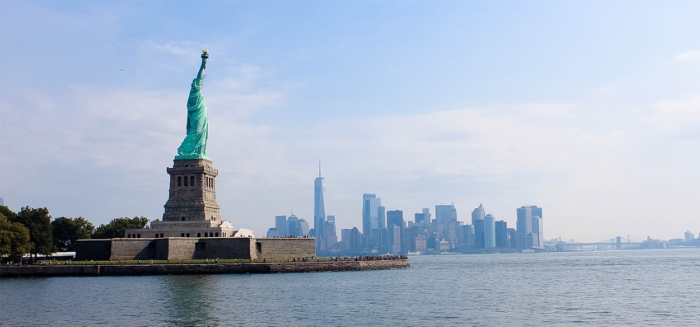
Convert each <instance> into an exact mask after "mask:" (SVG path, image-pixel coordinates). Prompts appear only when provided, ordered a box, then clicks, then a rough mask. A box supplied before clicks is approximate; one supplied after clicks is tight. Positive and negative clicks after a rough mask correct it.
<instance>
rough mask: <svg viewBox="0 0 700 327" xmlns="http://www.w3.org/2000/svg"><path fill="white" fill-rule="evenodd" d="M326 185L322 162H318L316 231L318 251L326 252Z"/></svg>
mask: <svg viewBox="0 0 700 327" xmlns="http://www.w3.org/2000/svg"><path fill="white" fill-rule="evenodd" d="M325 192H326V185H325V182H324V180H323V177H321V161H320V160H319V161H318V177H317V178H316V179H315V180H314V230H315V231H316V250H324V249H325V243H324V237H325V235H326V234H325V231H324V230H325V228H324V227H325V226H324V225H325V224H326V207H325V204H324V202H323V194H324V193H325Z"/></svg>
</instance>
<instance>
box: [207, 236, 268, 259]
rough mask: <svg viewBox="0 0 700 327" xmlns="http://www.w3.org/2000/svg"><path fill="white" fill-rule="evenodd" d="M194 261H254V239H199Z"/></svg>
mask: <svg viewBox="0 0 700 327" xmlns="http://www.w3.org/2000/svg"><path fill="white" fill-rule="evenodd" d="M197 247H198V249H197V251H196V252H197V253H196V258H195V259H215V258H219V259H255V239H254V238H236V237H228V238H200V239H199V242H197Z"/></svg>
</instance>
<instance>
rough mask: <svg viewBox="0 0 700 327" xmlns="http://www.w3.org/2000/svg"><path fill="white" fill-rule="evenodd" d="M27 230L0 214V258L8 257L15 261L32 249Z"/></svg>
mask: <svg viewBox="0 0 700 327" xmlns="http://www.w3.org/2000/svg"><path fill="white" fill-rule="evenodd" d="M32 246H33V244H32V243H31V242H29V230H28V229H27V228H26V227H24V225H22V224H20V223H15V222H11V221H9V220H8V219H7V217H6V216H5V215H4V214H3V213H0V256H5V255H8V256H9V259H10V260H14V261H17V260H19V259H20V258H21V257H22V255H24V254H25V253H28V252H29V251H30V250H31V249H32Z"/></svg>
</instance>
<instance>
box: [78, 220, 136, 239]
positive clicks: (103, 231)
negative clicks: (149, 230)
mask: <svg viewBox="0 0 700 327" xmlns="http://www.w3.org/2000/svg"><path fill="white" fill-rule="evenodd" d="M146 224H148V218H146V217H134V218H129V217H119V218H114V219H112V221H110V222H109V224H107V225H105V224H102V225H100V227H97V229H95V234H93V235H92V238H119V237H124V232H125V231H126V230H127V229H138V228H144V227H146Z"/></svg>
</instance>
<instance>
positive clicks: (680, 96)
mask: <svg viewBox="0 0 700 327" xmlns="http://www.w3.org/2000/svg"><path fill="white" fill-rule="evenodd" d="M699 16H700V2H698V1H614V2H613V1H590V0H587V1H523V0H517V1H440V2H434V1H344V2H341V1H238V2H228V1H226V2H224V1H210V2H205V3H202V2H192V1H187V2H185V1H167V2H166V1H142V2H136V1H134V2H108V1H94V2H90V1H76V2H70V1H47V2H30V1H22V2H19V1H7V0H3V1H0V197H3V198H4V199H5V204H6V205H8V206H9V207H10V208H11V209H13V210H19V209H20V207H22V206H31V207H44V206H45V207H48V208H49V210H50V212H51V214H52V216H54V217H59V216H68V217H76V216H83V217H85V218H87V219H89V220H90V221H92V222H93V223H95V224H96V225H98V224H101V223H106V222H108V221H109V220H110V219H112V218H115V217H120V216H135V215H143V216H147V217H148V218H150V219H151V220H154V219H160V218H161V217H162V214H163V205H164V204H165V201H166V200H167V197H168V178H169V177H168V175H167V173H166V170H165V169H166V167H168V166H172V160H173V158H174V156H175V155H176V154H177V147H178V146H179V145H180V143H181V142H182V140H183V138H184V136H185V123H186V101H187V95H188V91H189V87H190V83H191V82H192V79H193V78H194V77H195V76H196V73H197V69H198V68H199V63H200V58H199V55H200V53H201V50H202V49H208V50H209V53H210V55H211V57H210V59H209V63H208V67H207V68H208V69H207V71H206V74H207V79H206V81H205V84H204V87H203V94H204V96H205V98H206V101H207V105H208V107H209V118H210V125H209V143H208V148H207V154H208V155H209V156H210V157H211V158H213V161H214V167H215V168H217V169H218V170H219V177H217V193H218V194H217V199H218V202H219V204H220V205H221V214H222V216H223V218H224V219H225V220H230V221H232V223H233V224H234V227H236V228H241V227H242V228H251V229H253V230H254V231H255V232H256V234H257V235H264V234H265V232H266V231H267V229H268V228H269V227H272V226H273V224H274V216H275V215H284V214H286V215H289V214H290V212H291V211H292V210H293V211H294V213H295V214H296V215H297V216H299V217H300V218H305V219H307V220H308V221H309V222H310V224H312V225H313V223H312V222H313V179H314V178H315V177H316V176H317V174H318V167H317V165H318V160H319V158H321V161H322V165H323V176H324V177H325V179H326V184H327V193H326V213H327V214H334V215H336V221H337V225H338V233H339V234H340V229H341V228H351V227H352V226H361V225H362V223H361V213H362V194H363V193H375V194H377V196H378V197H380V198H381V199H382V204H383V205H384V206H385V207H386V208H387V210H397V209H398V210H403V211H404V218H405V219H410V220H413V214H414V213H416V212H419V211H420V209H421V208H423V207H429V208H431V212H434V207H435V205H436V204H449V203H452V202H453V201H454V204H455V206H456V207H457V213H458V219H459V220H462V221H470V213H471V211H472V210H473V208H475V207H477V206H478V205H479V203H483V205H484V207H485V208H486V212H487V213H491V214H493V215H494V216H495V217H496V219H497V220H501V219H502V220H505V221H507V222H508V224H509V226H513V227H514V225H515V217H516V211H515V209H516V208H517V207H519V206H522V205H526V204H530V205H538V206H540V207H543V209H544V234H545V238H547V239H550V238H555V237H562V238H563V239H571V238H573V239H577V240H581V241H599V240H602V239H606V238H612V237H614V236H617V235H628V234H629V235H632V236H636V237H646V236H652V237H654V238H663V239H669V238H679V237H682V236H683V232H685V231H686V230H691V231H693V232H694V233H696V234H697V233H698V232H700V210H698V204H700V170H699V169H698V167H700V38H699V37H698V35H700V19H698V17H699ZM312 227H313V226H312Z"/></svg>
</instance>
